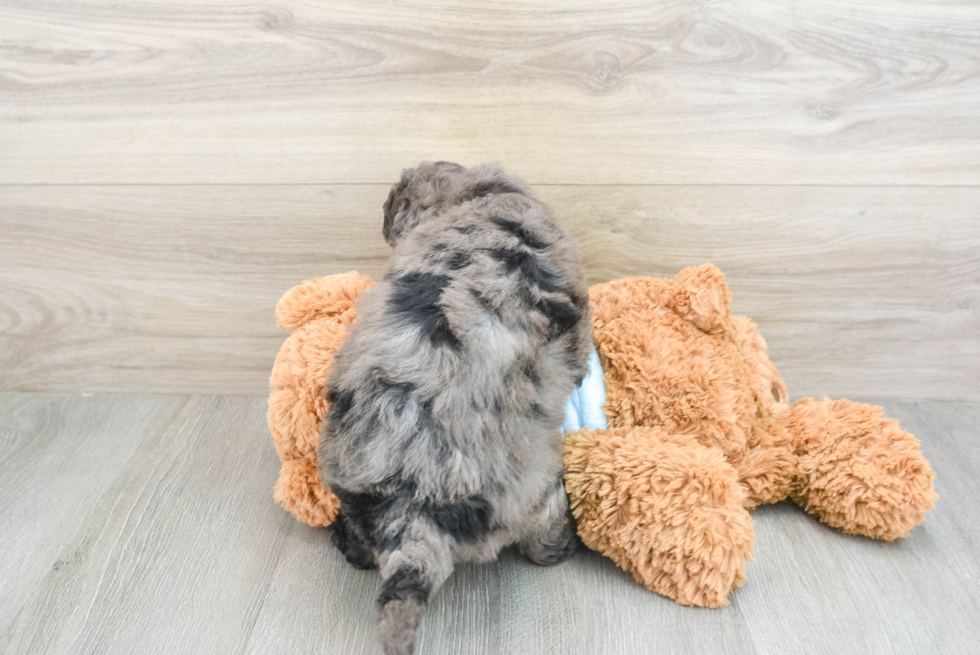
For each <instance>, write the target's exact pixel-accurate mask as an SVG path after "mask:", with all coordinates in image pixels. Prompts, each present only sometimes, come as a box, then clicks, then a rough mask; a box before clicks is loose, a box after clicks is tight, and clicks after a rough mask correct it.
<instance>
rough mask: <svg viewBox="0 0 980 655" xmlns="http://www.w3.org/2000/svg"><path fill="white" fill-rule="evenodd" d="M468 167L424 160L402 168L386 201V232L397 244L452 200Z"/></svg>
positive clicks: (389, 238) (393, 242) (384, 231)
mask: <svg viewBox="0 0 980 655" xmlns="http://www.w3.org/2000/svg"><path fill="white" fill-rule="evenodd" d="M466 172H467V169H465V168H463V167H462V166H460V165H459V164H453V163H452V162H448V161H437V162H422V163H421V164H419V165H418V166H416V167H415V168H406V169H405V170H404V171H402V179H401V180H400V181H399V182H398V183H397V184H395V185H394V186H393V187H391V192H390V193H389V194H388V199H387V200H385V204H384V217H385V222H384V228H383V233H384V237H385V241H387V242H388V245H390V246H394V245H395V244H396V243H398V241H399V240H400V239H401V238H402V237H403V236H405V234H406V233H408V232H409V231H410V230H411V229H412V228H414V227H415V226H417V225H419V224H420V223H422V222H424V221H425V220H426V219H427V218H429V217H430V216H434V215H435V214H437V213H438V212H439V211H440V209H441V208H443V207H445V206H447V205H450V204H452V203H453V202H454V201H455V196H456V195H457V194H458V192H459V190H460V187H461V186H462V184H463V180H464V178H465V177H466Z"/></svg>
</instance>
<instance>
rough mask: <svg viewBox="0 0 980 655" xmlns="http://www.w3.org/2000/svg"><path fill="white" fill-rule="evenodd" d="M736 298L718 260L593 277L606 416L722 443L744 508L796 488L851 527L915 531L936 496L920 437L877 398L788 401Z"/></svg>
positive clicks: (886, 535)
mask: <svg viewBox="0 0 980 655" xmlns="http://www.w3.org/2000/svg"><path fill="white" fill-rule="evenodd" d="M730 301H731V293H730V292H729V290H728V287H727V285H726V284H725V280H724V274H723V273H722V272H721V271H720V270H718V269H717V268H715V267H714V266H712V265H711V264H705V265H702V266H697V267H692V268H687V269H684V270H683V271H681V272H680V273H679V274H678V275H677V277H676V278H674V279H657V278H649V277H635V278H626V279H621V280H615V281H612V282H608V283H605V284H599V285H595V286H593V287H592V288H591V289H590V304H591V307H592V310H593V313H594V316H595V319H594V335H595V341H596V346H597V349H598V351H599V356H600V360H601V361H602V364H603V372H604V377H605V381H606V397H607V406H606V414H607V417H608V421H609V427H610V428H628V427H629V428H632V427H647V428H657V429H658V430H661V431H662V432H663V433H665V434H680V435H688V436H690V437H692V438H693V439H695V440H696V441H697V442H698V443H699V444H701V445H703V446H705V447H709V448H717V449H719V450H720V451H721V452H722V453H723V455H724V457H725V459H726V460H727V461H728V462H729V463H730V464H731V465H732V466H733V467H734V468H735V469H736V471H737V473H738V479H739V483H740V486H741V491H742V493H743V497H742V500H741V502H742V505H743V506H744V507H745V508H746V509H753V508H754V507H756V506H758V505H761V504H766V503H772V502H777V501H780V500H783V499H785V498H787V497H791V498H793V499H794V500H796V501H797V502H798V503H800V504H801V505H802V506H804V507H806V508H807V510H808V511H810V512H811V513H813V514H816V515H817V516H818V517H819V518H820V519H821V520H823V521H825V522H827V523H829V524H831V525H833V526H835V527H838V528H841V529H842V530H844V531H845V532H854V533H858V534H865V535H868V536H872V537H876V538H882V539H886V540H891V539H894V538H896V537H900V536H904V535H906V534H907V533H908V530H909V529H910V528H911V527H913V526H914V525H916V524H918V523H919V522H920V521H921V520H922V518H923V515H924V514H925V512H926V511H927V510H928V509H929V508H930V507H932V504H933V500H934V498H935V494H934V493H933V491H932V478H933V474H932V471H931V469H930V468H929V464H928V462H927V461H926V460H925V458H923V457H922V455H921V452H920V451H919V443H918V441H916V440H915V439H914V438H913V437H912V435H910V434H908V433H907V432H904V431H903V430H901V428H899V427H898V424H897V423H896V422H895V421H893V420H890V419H886V418H884V417H882V416H881V408H880V407H874V406H870V405H863V404H860V403H855V402H851V401H848V400H836V401H830V400H823V401H815V400H813V399H812V398H803V399H800V400H798V401H796V402H795V403H793V404H789V402H788V395H787V391H786V385H785V383H784V381H783V378H782V376H781V375H780V373H779V370H778V369H777V368H776V366H775V365H774V364H773V363H772V361H771V360H770V359H769V355H768V350H767V347H766V342H765V340H764V339H763V338H762V336H761V335H760V334H759V332H758V330H757V329H756V326H755V324H754V323H752V321H750V320H749V319H747V318H745V317H741V316H733V315H732V314H731V312H730V309H729V303H730Z"/></svg>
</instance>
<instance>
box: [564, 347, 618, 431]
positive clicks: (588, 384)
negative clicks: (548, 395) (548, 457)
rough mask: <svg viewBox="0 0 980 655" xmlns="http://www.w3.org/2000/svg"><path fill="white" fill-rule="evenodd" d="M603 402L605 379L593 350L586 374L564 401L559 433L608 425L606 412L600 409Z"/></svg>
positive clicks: (594, 428) (604, 400)
mask: <svg viewBox="0 0 980 655" xmlns="http://www.w3.org/2000/svg"><path fill="white" fill-rule="evenodd" d="M605 403H606V381H605V379H604V378H603V377H602V364H601V363H599V353H597V352H596V351H595V350H593V351H592V356H591V357H589V373H588V375H586V376H585V379H583V380H582V384H580V385H579V386H578V387H576V389H575V391H573V392H572V395H571V396H569V398H568V400H567V401H566V402H565V422H564V423H562V424H561V433H562V434H565V433H566V432H572V431H574V430H581V429H582V428H590V429H592V430H596V429H599V428H603V429H604V428H606V427H608V424H607V423H606V413H605V412H604V411H603V409H602V406H603V405H604V404H605Z"/></svg>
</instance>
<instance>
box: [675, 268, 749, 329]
mask: <svg viewBox="0 0 980 655" xmlns="http://www.w3.org/2000/svg"><path fill="white" fill-rule="evenodd" d="M731 300H732V294H731V292H730V291H729V290H728V285H727V284H725V274H724V273H722V272H721V271H720V270H719V269H718V268H717V267H715V266H714V265H712V264H702V265H701V266H692V267H690V268H685V269H684V270H683V271H681V272H680V273H678V274H677V277H676V278H675V279H674V281H673V283H672V284H670V285H668V287H667V289H666V290H665V291H664V300H663V304H664V306H665V307H668V308H669V309H672V310H673V311H674V312H675V313H676V314H677V315H678V316H680V317H681V318H683V319H685V320H687V321H690V322H691V323H693V324H694V325H695V326H697V327H698V328H700V329H701V330H704V331H705V332H708V333H710V334H717V333H719V332H722V331H724V329H725V327H726V326H727V325H728V319H729V316H730V312H729V309H728V304H729V303H730V302H731Z"/></svg>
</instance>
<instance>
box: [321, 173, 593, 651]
mask: <svg viewBox="0 0 980 655" xmlns="http://www.w3.org/2000/svg"><path fill="white" fill-rule="evenodd" d="M384 215H385V219H384V236H385V238H386V239H387V241H388V242H389V243H390V244H391V245H392V246H394V253H393V257H392V261H391V265H390V268H389V270H388V272H387V274H386V275H385V278H384V280H383V281H382V282H380V283H379V284H378V285H377V286H376V287H375V288H374V289H372V290H370V291H367V292H365V293H364V294H363V295H362V297H361V298H360V300H359V301H358V305H357V308H358V312H359V314H360V318H359V320H358V322H357V323H356V324H355V325H353V326H352V327H351V328H350V330H349V332H348V334H347V336H346V338H345V339H344V342H343V344H342V345H341V346H340V349H339V351H338V352H337V355H336V359H335V361H334V365H333V370H332V372H331V374H330V378H329V381H328V385H327V387H328V388H329V393H328V394H327V396H326V398H327V401H328V403H329V407H330V409H329V412H328V414H327V416H326V419H325V420H324V422H323V433H322V438H321V441H320V448H319V454H318V460H319V462H320V466H321V469H322V472H323V481H324V484H325V485H326V486H329V487H330V488H331V489H333V491H334V493H335V494H336V495H337V497H338V498H339V499H340V516H341V517H342V520H343V522H342V525H341V527H340V528H338V529H342V530H343V535H342V536H341V537H339V538H338V545H341V547H342V550H343V551H344V552H345V554H346V555H347V556H348V557H349V559H351V561H352V563H354V564H355V565H358V566H364V565H366V564H368V563H369V562H368V561H367V560H368V559H369V558H373V560H374V562H373V563H375V564H377V566H378V567H379V568H380V571H381V574H382V578H383V579H384V583H383V586H382V592H381V596H380V597H379V600H378V604H379V634H380V637H381V641H382V646H383V647H384V649H385V652H387V653H410V652H411V651H412V648H413V647H414V634H415V630H416V627H417V626H418V622H419V620H420V617H421V610H420V608H421V607H423V606H424V605H425V603H426V602H427V600H428V598H429V597H430V596H431V595H432V594H433V593H435V591H436V590H437V589H438V587H439V585H440V584H442V582H443V581H444V580H445V579H446V577H447V576H448V575H449V573H450V572H451V570H452V566H453V563H454V562H460V561H487V560H490V559H493V558H495V557H496V555H497V553H498V551H499V550H500V549H501V548H502V547H504V546H507V545H509V544H512V543H520V544H521V546H522V548H523V549H524V551H525V552H526V553H527V554H528V556H529V557H530V558H531V559H532V560H533V561H536V562H538V563H541V564H551V563H555V562H557V561H560V560H561V559H563V558H564V557H567V556H568V555H569V554H570V553H571V552H572V550H573V548H572V545H573V544H574V543H575V530H574V524H573V523H572V522H571V516H570V513H569V511H568V504H567V499H566V496H565V492H564V489H563V487H562V485H561V483H560V470H561V466H562V464H561V457H562V450H561V435H560V433H559V430H558V427H559V425H560V424H561V422H562V418H563V405H564V401H565V399H566V398H567V397H568V395H569V394H570V393H571V391H572V389H573V388H574V386H575V384H576V381H578V380H581V378H582V376H583V375H584V374H585V373H586V372H587V370H588V355H589V352H590V349H591V343H592V335H591V317H590V314H589V309H588V289H587V287H586V284H585V279H584V276H583V274H582V271H581V265H580V261H579V258H578V255H577V253H576V252H575V250H574V248H573V247H572V245H571V243H570V241H569V239H568V238H567V237H566V235H565V234H564V232H562V230H561V229H560V228H559V226H558V224H557V223H556V222H555V220H554V218H553V217H552V215H551V212H550V211H549V210H548V209H547V207H545V205H544V204H542V203H541V202H540V201H538V200H537V199H536V198H534V196H533V195H532V194H531V193H530V191H529V190H528V189H527V187H526V186H525V185H524V184H523V183H522V182H520V181H519V180H516V179H514V178H512V177H509V176H507V175H505V174H504V173H503V172H502V171H501V170H500V169H499V168H497V167H496V166H490V165H485V166H480V167H476V168H473V169H466V168H463V167H462V166H459V165H456V164H450V163H447V162H437V163H434V164H423V165H420V166H419V167H418V168H416V169H410V170H408V171H406V172H405V173H404V174H403V176H402V179H401V181H400V182H399V183H398V184H397V185H395V187H394V188H393V189H392V191H391V194H390V196H389V198H388V200H387V202H386V203H385V207H384ZM368 554H370V557H369V555H368Z"/></svg>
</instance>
